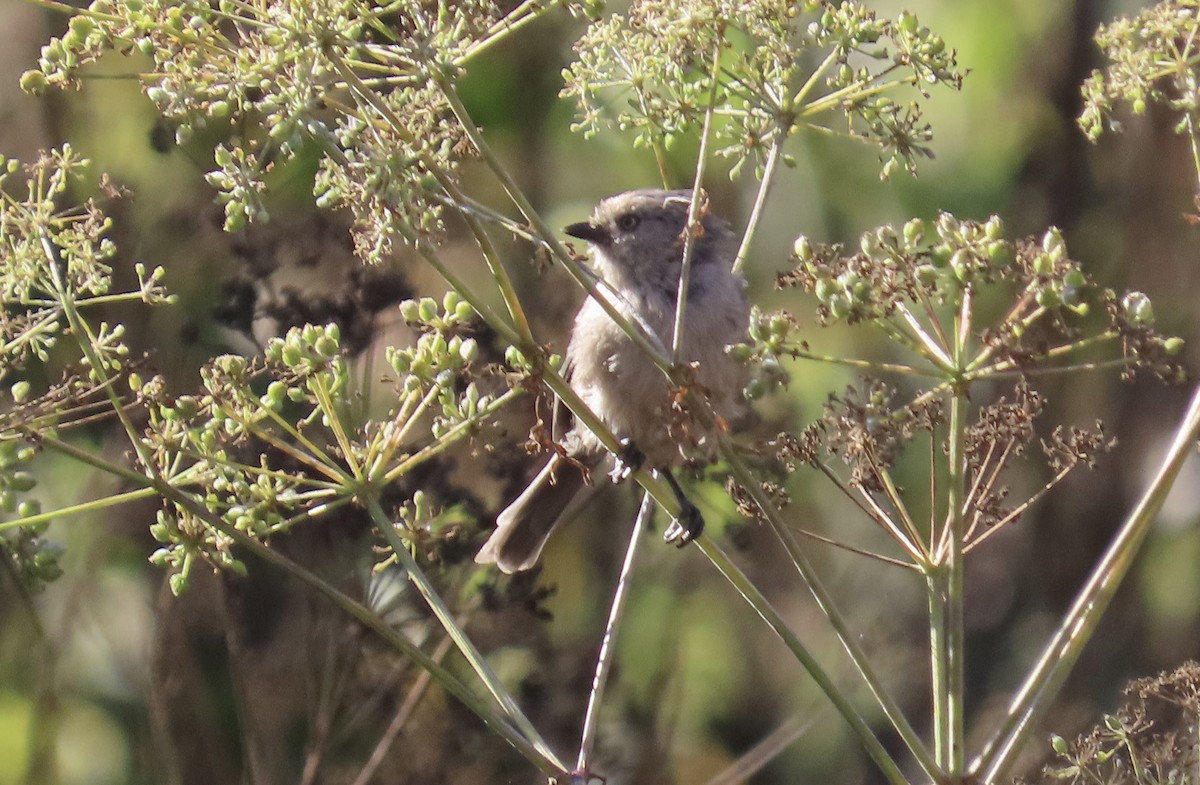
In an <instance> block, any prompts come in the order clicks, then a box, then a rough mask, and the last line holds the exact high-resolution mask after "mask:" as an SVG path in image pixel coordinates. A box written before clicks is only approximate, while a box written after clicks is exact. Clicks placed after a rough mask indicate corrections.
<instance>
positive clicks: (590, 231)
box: [563, 221, 612, 245]
mask: <svg viewBox="0 0 1200 785" xmlns="http://www.w3.org/2000/svg"><path fill="white" fill-rule="evenodd" d="M563 231H564V232H566V233H567V234H569V235H571V236H572V237H578V238H579V239H580V240H587V241H588V242H589V243H593V244H595V245H608V244H609V243H610V242H612V237H611V236H610V235H609V233H608V230H607V229H605V228H604V227H603V226H596V225H595V224H594V223H589V222H587V221H583V222H580V223H577V224H571V225H570V226H568V227H567V228H565V229H563Z"/></svg>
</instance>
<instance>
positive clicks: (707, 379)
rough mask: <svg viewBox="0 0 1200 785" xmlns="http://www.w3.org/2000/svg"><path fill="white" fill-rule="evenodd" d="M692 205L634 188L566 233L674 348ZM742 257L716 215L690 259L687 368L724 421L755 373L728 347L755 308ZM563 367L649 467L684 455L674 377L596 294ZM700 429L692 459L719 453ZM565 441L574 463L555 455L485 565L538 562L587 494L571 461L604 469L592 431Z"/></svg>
mask: <svg viewBox="0 0 1200 785" xmlns="http://www.w3.org/2000/svg"><path fill="white" fill-rule="evenodd" d="M690 201H691V192H690V191H661V190H652V189H646V190H638V191H629V192H627V193H623V194H619V195H617V196H612V197H609V198H607V199H605V200H604V201H602V202H601V203H600V204H599V206H597V207H596V210H595V212H594V213H593V214H592V217H591V220H589V221H588V222H586V223H579V224H572V225H571V226H569V227H567V229H566V232H567V233H568V234H570V235H572V236H575V237H579V238H581V239H584V240H587V241H588V243H589V245H590V246H591V249H592V261H593V264H594V266H595V269H596V272H597V273H598V274H599V275H600V277H601V278H603V279H604V280H605V281H606V282H608V284H609V285H611V286H612V288H613V289H615V290H616V291H617V292H619V293H620V295H621V300H622V302H620V303H619V307H621V308H622V310H624V311H626V312H627V313H628V314H629V315H630V316H631V317H636V319H637V320H640V321H641V322H642V323H643V324H645V325H647V326H648V327H649V328H650V329H652V330H653V331H654V332H655V333H656V334H657V336H658V338H659V340H660V341H661V342H662V344H663V345H664V346H667V347H670V345H671V340H672V332H673V330H674V322H675V300H676V294H677V292H678V288H679V274H680V269H681V267H682V260H683V242H684V229H685V228H686V225H687V212H688V204H689V202H690ZM734 253H735V247H734V238H733V236H732V235H731V233H730V231H729V229H728V227H727V226H726V224H725V223H724V222H723V221H722V220H720V219H719V218H717V217H716V216H714V215H712V214H706V215H705V216H704V219H703V223H702V228H701V229H700V231H699V232H698V236H697V237H696V239H695V250H694V252H693V255H692V268H691V272H690V276H689V279H688V284H689V285H688V293H687V316H686V319H685V322H684V337H683V344H682V352H681V358H682V361H683V362H684V363H685V364H695V367H696V377H695V378H696V382H697V384H698V386H699V387H700V388H701V389H702V390H703V391H704V392H706V393H707V395H708V396H709V400H710V401H711V403H712V405H713V409H714V411H715V412H716V413H717V414H718V415H719V416H720V417H722V418H723V419H724V420H726V421H733V420H735V419H737V418H738V417H739V416H740V414H741V413H742V409H743V402H742V397H741V391H742V387H743V386H744V384H745V381H746V371H745V369H744V367H743V366H742V365H741V364H740V363H738V362H737V361H735V360H734V359H732V358H731V357H730V356H729V355H728V354H727V353H726V351H725V347H726V346H728V345H729V344H731V343H736V342H738V341H740V340H743V338H744V336H745V335H746V330H747V327H748V322H749V315H750V306H749V303H748V302H747V299H746V293H745V281H744V279H743V278H742V277H741V276H740V275H735V274H734V273H732V272H731V270H730V267H731V266H732V262H733V258H734ZM564 367H565V369H566V373H567V378H568V381H569V382H570V384H571V387H572V389H574V390H575V392H576V393H578V394H579V396H580V397H581V398H582V399H583V400H584V401H585V402H586V403H587V404H588V406H589V407H591V409H592V411H593V412H595V413H596V415H597V416H599V417H600V418H601V419H602V420H603V421H604V423H605V424H606V425H607V426H608V427H609V428H610V429H611V430H612V431H613V432H614V433H615V434H616V435H617V436H618V437H620V438H624V439H628V440H629V441H630V442H631V443H632V444H633V445H634V446H636V447H637V448H638V449H639V450H640V451H641V452H642V453H643V454H644V455H645V457H646V465H647V466H648V467H650V468H654V469H667V468H669V467H672V466H676V465H678V464H679V463H680V462H681V461H682V460H683V458H684V457H685V456H684V455H683V454H682V453H681V450H680V447H679V445H677V444H676V441H675V440H674V439H672V437H671V435H670V434H669V433H668V428H667V422H666V417H665V413H666V411H667V407H668V406H669V404H670V395H671V391H670V385H669V382H668V380H667V378H666V376H665V375H664V374H663V372H662V371H661V370H659V368H658V367H657V366H656V365H655V364H654V361H653V360H651V359H650V358H649V357H648V356H646V353H645V352H644V351H643V350H642V349H640V348H639V347H638V346H637V345H635V344H634V343H633V342H632V341H631V340H630V339H629V337H628V336H627V335H625V333H624V332H622V331H621V330H620V328H618V327H617V325H616V324H615V323H614V322H613V321H612V319H611V318H610V317H609V316H608V314H607V313H605V312H604V309H603V308H602V307H601V306H600V304H599V303H598V302H596V301H595V300H594V299H592V298H590V297H589V298H588V299H587V301H586V302H585V303H584V304H583V307H582V308H580V310H579V313H578V315H576V317H575V325H574V328H573V330H572V333H571V340H570V343H569V344H568V346H567V353H566V358H565V366H564ZM560 408H565V407H560ZM558 419H559V418H558V417H556V420H558ZM556 425H560V424H559V423H556ZM560 427H561V425H560ZM697 427H698V426H696V425H695V424H694V423H693V424H692V425H691V428H692V432H691V438H690V439H689V440H688V441H689V442H691V444H690V445H689V448H690V449H689V453H688V457H696V456H697V455H700V456H704V455H706V454H707V453H709V452H710V451H711V449H712V439H711V434H708V435H706V434H703V433H697V432H696V431H695V429H696V428H697ZM564 431H565V429H564ZM556 438H560V439H561V443H562V445H563V447H564V448H565V450H566V453H567V456H569V460H568V459H567V458H564V457H563V456H560V455H555V456H553V457H552V458H551V459H550V461H549V462H547V464H546V466H545V467H544V468H543V469H542V471H541V472H539V473H538V475H537V477H535V478H534V480H533V481H532V482H531V483H530V484H529V486H528V487H527V488H526V489H525V491H524V492H523V493H522V494H521V495H520V496H519V497H518V498H517V499H516V500H515V501H514V502H512V504H510V505H509V506H508V507H507V508H506V509H505V510H504V511H503V512H501V513H500V514H499V515H498V516H497V518H496V524H497V528H496V531H495V532H494V533H493V534H492V536H491V538H490V539H489V540H488V541H487V543H485V544H484V546H483V548H482V549H481V550H480V551H479V554H478V555H477V556H476V557H475V561H477V562H479V563H481V564H488V563H493V562H494V563H495V564H496V565H497V566H499V567H500V569H501V570H503V571H504V572H507V573H511V572H517V571H520V570H526V569H529V568H530V567H532V566H533V565H534V563H535V562H536V561H537V559H538V556H539V555H540V554H541V551H542V548H543V546H544V545H545V543H546V540H547V539H548V538H549V536H550V533H551V531H552V530H553V529H554V527H555V526H556V525H557V523H558V522H559V521H560V520H561V519H562V518H563V517H565V515H564V513H566V512H569V510H568V507H569V506H570V505H571V502H572V501H573V500H575V499H577V498H578V497H579V496H581V494H580V491H581V490H582V489H583V488H584V487H585V483H584V479H583V474H582V472H581V471H580V470H579V468H578V466H575V465H572V464H573V463H578V464H579V465H580V466H584V467H587V468H588V469H595V468H596V467H597V466H599V465H600V463H601V461H602V459H603V458H604V456H605V450H604V448H603V447H602V445H601V444H600V442H599V440H598V439H596V437H595V436H594V435H593V434H592V433H591V432H590V431H588V430H587V428H585V427H582V426H579V427H571V428H570V430H569V431H565V433H564V434H563V435H560V434H556Z"/></svg>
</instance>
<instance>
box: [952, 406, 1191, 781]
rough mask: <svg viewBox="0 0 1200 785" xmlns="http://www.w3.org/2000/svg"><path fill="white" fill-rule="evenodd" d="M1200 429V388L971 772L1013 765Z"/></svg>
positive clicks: (1003, 770) (998, 772)
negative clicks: (1155, 469)
mask: <svg viewBox="0 0 1200 785" xmlns="http://www.w3.org/2000/svg"><path fill="white" fill-rule="evenodd" d="M1197 433H1200V389H1197V391H1196V392H1195V393H1194V394H1193V396H1192V400H1191V402H1190V403H1189V405H1188V409H1187V412H1186V413H1185V414H1184V416H1183V418H1182V420H1181V421H1180V423H1179V428H1178V429H1177V430H1176V432H1175V440H1174V442H1172V444H1171V447H1170V449H1169V450H1168V451H1167V454H1166V456H1164V458H1163V461H1162V464H1161V465H1160V466H1159V470H1158V473H1157V474H1156V475H1155V477H1154V480H1153V481H1152V482H1151V483H1150V485H1149V486H1148V487H1147V488H1146V492H1145V493H1144V494H1143V495H1142V498H1141V499H1140V500H1139V501H1138V504H1137V506H1136V507H1135V508H1134V509H1133V511H1132V512H1131V513H1130V514H1129V517H1128V518H1126V520H1125V522H1124V523H1123V524H1122V525H1121V528H1120V530H1119V531H1118V532H1117V535H1116V537H1114V538H1113V541H1112V543H1111V544H1110V545H1109V547H1108V550H1107V551H1106V552H1105V554H1104V558H1103V559H1101V560H1100V562H1099V563H1098V564H1097V565H1096V566H1095V568H1094V569H1093V570H1092V572H1091V575H1090V577H1089V578H1088V581H1087V583H1086V584H1085V585H1084V586H1083V588H1082V589H1080V591H1079V594H1078V596H1077V597H1076V598H1075V602H1074V604H1072V606H1071V610H1070V611H1069V612H1068V613H1067V615H1066V617H1065V618H1064V619H1063V621H1062V623H1061V624H1059V626H1058V631H1057V632H1055V634H1054V636H1053V637H1052V638H1051V639H1050V641H1049V642H1048V643H1047V644H1046V648H1045V649H1044V650H1043V651H1042V655H1041V656H1040V657H1039V658H1038V661H1037V664H1036V665H1035V666H1034V667H1033V669H1032V670H1031V671H1030V673H1029V676H1028V677H1027V678H1026V679H1025V682H1024V684H1022V685H1021V689H1020V690H1019V691H1018V693H1017V695H1016V697H1014V698H1013V700H1012V703H1010V704H1009V707H1008V711H1007V712H1006V714H1005V720H1004V723H1003V724H1002V725H1001V727H1000V728H998V729H997V730H996V733H995V734H994V735H993V736H992V738H991V740H990V741H989V742H988V744H987V745H986V746H985V747H984V749H983V751H982V752H981V753H980V754H979V756H978V757H977V758H976V759H975V760H974V761H973V762H972V764H971V768H970V771H971V774H972V775H974V776H976V777H977V778H978V779H979V780H980V781H983V782H1000V781H1002V780H1003V779H1004V778H1005V777H1006V776H1007V772H1008V770H1009V768H1010V767H1011V766H1012V764H1013V762H1014V760H1015V758H1016V755H1017V753H1018V752H1020V749H1021V745H1022V744H1023V743H1024V742H1025V741H1026V739H1027V738H1028V736H1029V734H1030V732H1031V731H1032V727H1033V723H1034V721H1035V720H1036V719H1037V718H1038V717H1039V716H1040V715H1041V714H1042V713H1043V712H1044V711H1046V709H1047V708H1048V707H1049V704H1050V702H1051V701H1052V700H1053V699H1054V696H1055V695H1057V694H1058V690H1059V689H1060V688H1061V687H1062V684H1063V681H1064V680H1065V679H1066V677H1067V675H1068V674H1069V673H1070V672H1071V669H1072V668H1073V667H1074V666H1075V662H1076V661H1077V660H1078V659H1079V655H1080V653H1081V652H1082V651H1083V647H1084V646H1085V645H1086V644H1087V642H1088V641H1089V640H1091V637H1092V635H1093V634H1094V633H1095V631H1096V626H1097V625H1098V624H1099V622H1100V619H1101V617H1102V616H1103V615H1104V612H1105V611H1106V610H1107V609H1108V605H1109V603H1110V602H1111V601H1112V598H1113V596H1114V595H1115V594H1116V591H1117V588H1118V587H1119V586H1120V585H1121V581H1122V580H1123V579H1124V578H1125V576H1126V575H1127V574H1128V573H1129V569H1130V567H1131V566H1132V564H1133V560H1134V557H1135V556H1136V555H1137V553H1138V550H1139V548H1140V547H1141V545H1142V542H1143V541H1144V540H1145V538H1146V534H1147V532H1149V530H1150V526H1151V524H1152V523H1153V522H1154V519H1155V517H1156V516H1157V515H1158V511H1159V510H1160V509H1161V508H1162V505H1163V502H1164V501H1165V500H1166V498H1167V494H1168V493H1169V492H1170V490H1171V487H1172V486H1173V485H1174V483H1175V480H1176V478H1177V477H1178V476H1179V472H1180V470H1181V469H1182V468H1183V464H1184V461H1186V460H1187V458H1188V457H1189V456H1190V455H1191V453H1192V452H1193V448H1194V444H1195V441H1196V435H1197Z"/></svg>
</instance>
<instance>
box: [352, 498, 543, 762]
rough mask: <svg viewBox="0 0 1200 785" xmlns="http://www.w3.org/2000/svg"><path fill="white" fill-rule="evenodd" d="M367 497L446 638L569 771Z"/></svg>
mask: <svg viewBox="0 0 1200 785" xmlns="http://www.w3.org/2000/svg"><path fill="white" fill-rule="evenodd" d="M363 496H364V498H362V499H361V501H362V502H363V504H364V505H365V506H366V509H367V513H368V514H369V515H370V516H371V520H372V521H373V522H374V523H375V528H376V529H377V530H378V531H379V533H380V534H382V535H383V538H384V539H385V540H386V541H387V543H388V545H389V546H390V547H391V550H392V552H393V553H394V554H395V555H396V559H397V561H398V563H399V565H400V567H402V568H403V569H404V571H405V574H406V576H407V577H408V579H409V581H411V582H412V584H413V585H414V586H415V587H416V589H417V591H418V592H419V593H420V594H421V596H422V597H423V598H424V599H425V603H426V604H427V605H428V606H429V609H430V610H431V611H433V615H434V616H436V617H437V620H438V622H439V623H440V624H441V625H442V628H443V629H444V630H445V631H446V634H448V635H449V636H450V637H451V638H452V639H453V640H454V645H455V646H457V647H458V650H459V653H460V654H462V656H463V658H464V659H465V660H466V661H467V663H468V664H470V666H471V669H472V670H474V671H475V675H476V676H478V677H479V680H480V681H482V682H483V685H484V686H485V687H486V688H487V691H488V692H489V693H490V694H491V696H492V698H494V699H495V701H496V703H498V704H499V705H500V707H501V708H502V709H503V710H504V713H505V714H506V715H508V718H509V720H510V721H511V722H512V723H513V725H515V726H516V728H517V729H518V730H520V731H521V733H522V734H523V735H524V736H525V738H527V739H528V740H529V741H530V742H531V743H532V744H533V746H534V748H535V749H536V750H537V751H538V752H539V753H540V754H541V755H543V756H545V757H546V758H547V759H548V760H551V761H553V762H554V765H555V766H557V767H558V768H559V769H560V770H565V768H566V767H565V766H564V765H563V763H562V761H561V760H560V759H559V757H558V756H557V755H556V754H555V753H554V751H553V750H552V749H551V748H550V746H549V745H548V744H546V741H545V740H544V739H543V738H542V737H541V734H539V733H538V732H537V729H536V728H534V727H533V723H531V722H530V721H529V718H528V717H526V716H525V714H524V713H523V712H522V711H521V709H520V707H519V706H517V703H516V701H514V700H513V698H512V695H510V694H509V692H508V691H507V690H506V689H505V688H504V685H503V684H501V683H500V678H499V677H498V676H497V675H496V672H495V671H493V670H492V666H491V665H489V664H488V661H487V659H485V658H484V656H483V655H482V654H481V653H480V652H479V650H478V649H476V648H475V644H474V643H472V642H471V639H470V638H468V637H467V634H466V632H465V631H464V630H463V628H462V626H461V625H459V624H458V622H457V621H456V620H455V618H454V616H453V614H451V613H450V609H449V608H447V607H446V604H445V603H444V602H443V601H442V598H441V595H439V594H438V592H437V589H436V588H434V586H433V584H432V583H431V582H430V580H429V578H428V577H427V576H426V575H425V572H424V571H423V570H422V569H421V567H420V566H419V565H418V564H417V562H416V559H414V558H413V557H412V554H411V553H409V552H408V544H407V543H406V542H404V540H403V539H402V538H401V537H400V533H399V532H398V531H397V530H396V524H395V522H394V521H392V519H391V518H390V517H389V516H388V515H387V513H385V512H384V511H383V507H382V506H381V505H380V503H379V500H378V499H377V498H375V496H373V495H371V494H369V493H368V494H363Z"/></svg>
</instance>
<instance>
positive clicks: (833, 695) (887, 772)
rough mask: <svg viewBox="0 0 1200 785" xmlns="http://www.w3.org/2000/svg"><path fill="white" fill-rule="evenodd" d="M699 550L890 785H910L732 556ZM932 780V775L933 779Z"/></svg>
mask: <svg viewBox="0 0 1200 785" xmlns="http://www.w3.org/2000/svg"><path fill="white" fill-rule="evenodd" d="M696 545H697V547H699V548H700V550H702V551H703V552H704V555H705V556H707V557H708V559H709V561H711V562H712V563H713V566H714V567H716V568H717V569H718V570H719V571H720V572H721V574H722V575H723V576H725V579H726V580H728V581H729V583H730V584H732V585H733V587H734V588H735V589H736V590H737V592H738V593H739V594H741V595H742V597H743V598H744V599H745V600H746V602H747V603H749V604H750V607H752V608H754V610H755V611H756V612H757V613H758V615H759V616H760V617H761V618H762V620H763V621H764V622H766V623H767V626H769V627H770V628H771V629H772V630H773V631H774V632H775V634H776V635H777V636H779V639H780V640H782V641H783V643H784V644H785V645H786V646H787V647H788V649H790V650H791V652H792V655H793V656H794V657H795V658H796V659H797V660H798V661H799V662H800V664H801V665H802V666H803V667H804V669H805V670H806V671H808V674H809V675H810V676H812V679H813V681H815V682H816V683H817V686H818V687H820V688H821V691H822V692H824V693H825V695H826V696H828V698H829V700H830V701H831V702H832V703H833V705H834V707H835V708H836V709H837V710H838V712H839V713H840V714H841V715H842V717H843V718H845V720H846V722H847V723H849V724H850V728H851V730H853V731H854V734H855V735H856V736H857V737H858V739H859V741H860V742H862V745H863V746H864V747H865V748H866V750H867V754H868V755H870V756H871V760H873V761H875V764H876V765H877V766H878V767H879V769H880V771H882V772H883V774H884V776H885V777H887V779H888V782H890V783H892V785H907V782H908V781H907V780H906V779H905V777H904V774H903V772H901V771H900V767H899V766H898V765H897V764H896V761H895V760H894V759H893V758H892V756H891V755H890V754H888V751H887V750H886V749H885V748H884V746H883V745H882V744H881V743H880V742H879V739H877V738H876V737H875V733H874V732H873V731H872V730H871V727H870V726H869V725H868V724H867V721H866V720H865V719H864V718H863V716H862V714H861V713H860V712H859V711H858V709H856V708H855V707H854V704H852V703H851V702H850V700H849V699H848V698H847V697H846V695H845V694H844V693H843V692H842V690H840V689H838V686H837V685H836V684H834V682H833V679H831V678H830V677H829V674H827V673H826V672H825V669H824V668H822V667H821V664H820V663H819V662H817V660H816V658H815V657H813V655H812V653H811V652H809V650H808V649H807V648H805V646H804V644H803V643H801V641H800V639H799V637H797V636H796V634H795V633H794V632H792V630H791V629H790V628H789V627H788V626H787V624H786V623H785V622H784V621H783V618H782V617H781V616H780V615H779V614H778V613H777V612H776V611H775V609H774V608H773V607H772V606H771V603H770V602H768V601H767V598H766V597H764V596H763V594H762V592H760V591H759V590H758V588H757V587H756V586H755V585H754V584H753V583H752V582H751V581H750V579H749V578H747V577H746V574H745V573H743V572H742V571H741V570H740V569H738V567H737V566H736V565H735V564H734V563H733V562H732V561H731V560H730V559H729V556H728V555H727V554H726V553H725V552H724V551H723V550H721V549H720V548H719V547H718V546H717V544H716V543H714V542H713V541H712V539H711V538H709V537H700V538H699V539H697V540H696ZM930 776H931V777H932V774H931V775H930Z"/></svg>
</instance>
